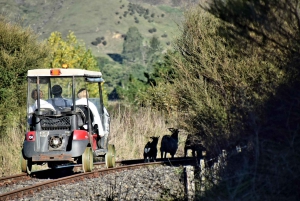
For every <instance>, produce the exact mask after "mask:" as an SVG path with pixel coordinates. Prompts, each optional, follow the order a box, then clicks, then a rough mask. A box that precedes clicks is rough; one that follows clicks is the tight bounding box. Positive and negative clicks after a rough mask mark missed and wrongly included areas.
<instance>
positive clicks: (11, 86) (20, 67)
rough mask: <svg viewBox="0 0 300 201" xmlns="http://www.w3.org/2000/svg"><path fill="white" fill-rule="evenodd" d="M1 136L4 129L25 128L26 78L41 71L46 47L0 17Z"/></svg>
mask: <svg viewBox="0 0 300 201" xmlns="http://www.w3.org/2000/svg"><path fill="white" fill-rule="evenodd" d="M0 36H1V37H0V44H1V45H0V71H1V75H0V77H1V82H0V129H1V131H2V132H1V135H0V137H4V135H5V133H6V131H7V128H11V127H13V125H14V124H16V125H24V126H25V125H26V122H25V118H24V117H25V108H26V92H27V90H26V75H27V71H28V70H30V69H34V68H43V64H44V59H45V58H46V57H47V55H48V54H47V53H48V48H47V46H46V45H45V44H44V43H40V42H38V40H37V35H35V34H34V32H33V31H32V30H31V29H29V28H22V27H21V26H20V25H18V24H13V23H9V22H8V21H6V20H5V19H4V18H3V17H1V16H0Z"/></svg>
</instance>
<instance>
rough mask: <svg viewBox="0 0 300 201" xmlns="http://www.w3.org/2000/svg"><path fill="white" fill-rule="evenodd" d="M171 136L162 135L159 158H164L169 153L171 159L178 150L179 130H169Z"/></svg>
mask: <svg viewBox="0 0 300 201" xmlns="http://www.w3.org/2000/svg"><path fill="white" fill-rule="evenodd" d="M169 130H170V131H171V133H172V135H164V136H163V138H162V140H161V146H160V153H161V158H166V157H167V153H170V155H171V157H172V158H174V155H175V153H176V151H177V149H178V133H179V129H175V128H169Z"/></svg>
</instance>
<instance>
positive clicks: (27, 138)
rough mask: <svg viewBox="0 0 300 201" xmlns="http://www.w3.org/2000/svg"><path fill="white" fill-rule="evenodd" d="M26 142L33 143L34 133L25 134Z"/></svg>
mask: <svg viewBox="0 0 300 201" xmlns="http://www.w3.org/2000/svg"><path fill="white" fill-rule="evenodd" d="M26 141H30V142H34V141H35V131H29V132H27V133H26Z"/></svg>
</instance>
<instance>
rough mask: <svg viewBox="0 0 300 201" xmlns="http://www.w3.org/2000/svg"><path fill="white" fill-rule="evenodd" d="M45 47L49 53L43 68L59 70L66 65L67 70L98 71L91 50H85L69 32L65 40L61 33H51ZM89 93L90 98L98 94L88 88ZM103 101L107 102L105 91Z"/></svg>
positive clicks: (96, 91) (96, 90)
mask: <svg viewBox="0 0 300 201" xmlns="http://www.w3.org/2000/svg"><path fill="white" fill-rule="evenodd" d="M101 39H102V38H101ZM47 45H48V47H49V48H50V52H49V55H48V57H47V60H46V61H45V66H47V67H48V68H61V67H62V65H63V64H67V65H68V68H79V69H86V70H93V71H100V68H99V66H98V63H97V60H96V58H95V57H94V56H93V55H92V52H91V50H89V49H88V50H86V48H85V45H84V43H80V42H79V41H78V40H77V38H76V36H75V35H74V33H73V32H69V34H68V35H67V37H66V40H64V39H63V38H62V35H61V33H59V32H53V33H51V35H50V37H49V38H48V40H47ZM89 93H90V95H91V96H93V95H95V94H98V89H97V88H93V87H92V88H89ZM104 101H105V103H106V102H107V92H106V90H104Z"/></svg>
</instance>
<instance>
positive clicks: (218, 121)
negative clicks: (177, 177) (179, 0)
mask: <svg viewBox="0 0 300 201" xmlns="http://www.w3.org/2000/svg"><path fill="white" fill-rule="evenodd" d="M298 9H299V5H298V4H297V3H296V1H288V0H284V1H279V0H274V1H272V2H270V1H268V0H261V1H252V0H248V1H244V0H236V1H223V0H215V1H213V3H211V4H210V5H209V6H207V5H201V6H197V7H193V8H190V9H189V10H187V11H186V13H185V18H184V21H183V22H182V24H181V25H180V28H181V34H180V35H179V36H178V37H177V38H176V39H175V40H174V41H173V42H172V45H173V47H174V49H173V50H169V51H168V52H166V53H165V54H161V55H160V56H159V57H157V58H155V56H153V55H155V54H151V56H150V57H148V58H151V59H153V58H155V59H153V60H152V61H151V62H150V63H148V64H147V65H146V66H149V68H151V69H150V70H149V71H146V72H144V73H143V76H144V77H139V76H138V75H137V74H129V75H128V82H124V83H122V84H120V85H119V86H118V87H116V89H115V94H116V96H118V102H108V104H107V106H108V108H109V111H110V112H111V115H112V122H111V124H112V127H111V130H112V133H111V139H110V140H111V142H112V143H114V144H115V146H116V151H117V155H118V156H117V157H118V158H117V159H131V158H141V156H142V151H143V150H142V149H143V146H144V144H145V143H146V142H147V140H148V139H149V137H150V136H162V135H163V134H166V133H167V132H166V131H167V128H168V127H177V128H179V129H182V130H184V131H185V132H184V135H182V136H180V135H179V138H180V140H181V141H180V146H179V152H178V153H177V154H178V156H182V155H181V154H182V152H180V150H182V146H183V144H184V137H183V136H185V134H186V133H191V134H195V135H198V136H199V137H200V138H201V140H202V142H203V145H204V146H205V147H206V148H207V152H208V157H211V158H213V157H217V155H218V154H220V153H221V152H222V150H227V151H228V153H232V151H234V150H235V149H236V146H241V147H243V148H242V154H239V155H231V154H230V155H228V157H227V166H226V167H225V168H224V169H222V172H221V174H220V177H218V178H217V179H218V181H217V182H216V181H215V180H216V178H214V179H211V178H210V177H208V178H207V182H209V185H208V186H209V187H210V188H208V189H207V190H206V191H205V193H203V192H200V190H199V191H196V196H197V199H198V200H298V199H299V197H300V194H299V176H300V169H299V165H300V164H299V163H300V160H299V153H300V150H299V149H300V139H299V127H300V123H299V119H300V105H299V103H300V91H299V90H300V89H299V83H300V79H299V78H300V77H299V60H300V53H299V47H300V42H299V41H300V40H299V35H300V33H299V30H300V25H299V23H298V22H299V17H298V15H297V10H298ZM5 25H6V26H7V25H8V24H7V23H6V22H4V25H3V27H4V28H3V30H4V29H5V30H8V31H10V29H9V28H7V27H6V26H5ZM9 25H10V24H9ZM10 26H12V25H10ZM18 29H20V30H23V29H21V28H18ZM0 31H1V30H0ZM15 32H16V31H15ZM17 33H18V32H17ZM21 33H23V32H22V31H21ZM26 33H27V32H26ZM130 34H133V35H138V29H135V28H132V29H130V30H128V33H127V37H129V36H128V35H130ZM133 35H132V36H133ZM21 36H22V34H20V36H19V39H18V40H17V41H24V40H22V37H21ZM7 37H8V36H7ZM15 37H17V36H15ZM129 38H130V37H129ZM128 40H129V39H128ZM140 42H141V41H139V40H136V44H130V46H126V43H125V42H124V44H123V45H125V46H126V47H124V48H123V57H122V55H121V58H122V59H124V62H125V63H126V64H128V66H129V69H134V67H136V68H138V65H143V64H141V63H135V62H134V58H135V56H133V55H132V51H133V52H136V53H143V52H142V51H140V50H141V49H139V47H140V45H139V44H140ZM152 42H153V43H151V44H152V46H148V47H151V48H149V49H147V51H145V52H144V53H146V52H151V51H150V50H153V49H155V48H157V47H159V45H158V43H157V41H156V40H155V39H154V38H153V41H152ZM18 44H22V43H18ZM26 44H27V43H26ZM30 44H35V43H32V41H30ZM40 45H42V44H40ZM128 45H129V44H128ZM134 45H136V46H134ZM17 47H22V46H18V45H17ZM38 47H40V46H38ZM38 47H37V48H38ZM19 49H20V50H23V49H22V48H19ZM19 49H18V48H14V50H19ZM42 50H43V48H42ZM129 50H130V51H129ZM34 53H35V54H40V53H39V52H36V51H34ZM14 54H15V52H14V51H8V52H6V53H5V54H2V55H3V56H2V58H1V57H0V59H1V60H0V61H1V62H2V61H7V60H6V58H7V56H10V55H14ZM41 55H42V56H37V57H38V58H44V57H45V56H44V54H43V52H42V53H41ZM145 55H147V54H145ZM149 55H150V54H149ZM15 58H16V57H12V60H14V59H15ZM137 58H138V60H139V62H140V61H142V62H144V61H145V60H143V59H141V58H143V55H139V56H138V57H137ZM25 61H27V60H25ZM35 61H38V60H35ZM98 61H101V62H102V64H104V66H100V70H101V68H102V67H103V69H104V72H105V70H108V69H107V67H108V66H109V67H113V66H114V63H112V62H111V61H107V60H105V59H100V60H98ZM4 64H5V65H7V64H9V63H8V62H3V64H2V65H4ZM26 66H27V67H28V65H26ZM35 66H36V65H32V66H29V67H28V68H33V67H35ZM0 67H1V68H2V66H0ZM9 67H10V65H7V69H12V68H9ZM117 67H118V66H117ZM5 69H6V68H3V70H5ZM14 69H15V68H14ZM3 70H2V72H3ZM25 70H26V69H25V68H24V71H22V72H23V74H22V75H23V77H22V78H23V79H21V82H15V83H13V84H10V85H5V86H4V85H2V86H1V90H2V91H5V90H6V89H7V90H12V89H14V88H15V87H20V89H18V90H19V91H21V90H24V82H25V81H24V78H25V74H24V72H25ZM110 70H111V71H110V72H114V70H113V68H111V69H110ZM108 71H109V70H108ZM9 72H11V73H12V75H15V76H13V77H20V76H19V72H15V71H13V69H12V70H11V71H9ZM135 72H139V73H140V74H139V75H141V74H142V72H143V71H137V70H136V69H135ZM110 74H111V75H112V74H113V73H110ZM2 76H3V75H2ZM108 79H109V78H108ZM9 80H11V79H9ZM3 83H7V82H3ZM3 83H1V84H3ZM8 83H9V82H8ZM21 86H22V87H21ZM14 92H15V91H7V92H6V93H8V94H10V95H11V94H12V93H14ZM1 93H3V92H1ZM21 94H22V93H21ZM11 96H12V95H11ZM0 97H1V99H0V100H1V102H0V106H1V108H2V112H1V114H6V113H7V111H8V109H10V110H9V111H10V114H11V115H10V116H8V117H10V118H11V119H7V116H4V115H3V116H1V126H2V127H1V128H3V129H2V130H1V135H0V139H1V143H3V146H4V147H6V146H8V147H7V148H6V150H9V151H8V152H7V154H3V156H1V158H0V160H2V161H1V162H2V163H1V164H5V163H6V164H8V165H11V167H17V165H15V164H16V162H11V160H15V157H16V156H14V153H15V150H16V149H17V148H16V147H15V146H16V145H15V144H13V143H11V140H16V139H19V137H17V136H18V135H20V136H22V133H23V132H24V126H22V125H24V124H22V123H23V122H24V119H23V116H22V115H24V111H23V110H25V108H23V107H22V109H21V110H20V109H17V107H16V106H20V105H25V104H22V103H23V102H22V101H24V100H25V90H24V92H23V95H22V96H21V95H20V96H18V97H17V98H15V99H13V97H11V99H12V100H15V102H12V101H10V103H14V104H11V105H9V106H7V105H8V103H7V102H5V99H3V97H4V96H2V94H1V96H0ZM19 99H20V100H19ZM6 109H7V110H6ZM18 111H23V113H20V112H19V113H20V114H19V113H18ZM4 112H6V113H4ZM15 114H18V115H15ZM12 122H13V123H12ZM9 125H12V126H9ZM5 129H6V130H5ZM4 130H5V132H4ZM8 132H10V133H8ZM12 132H13V133H12ZM7 140H8V142H10V143H7ZM16 141H17V140H16ZM21 141H22V140H20V141H19V143H21ZM5 143H6V144H5ZM7 144H8V145H7ZM17 146H20V145H19V144H18V145H17ZM0 147H1V149H2V146H0ZM18 149H20V147H18ZM1 153H4V152H2V150H1ZM17 153H19V152H17ZM15 161H17V160H15ZM4 168H6V169H4ZM4 170H10V171H8V172H9V173H11V174H12V173H14V172H13V170H12V169H11V168H10V167H7V166H6V165H3V166H2V172H4ZM15 171H17V170H15ZM6 173H7V172H4V173H2V174H6Z"/></svg>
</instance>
